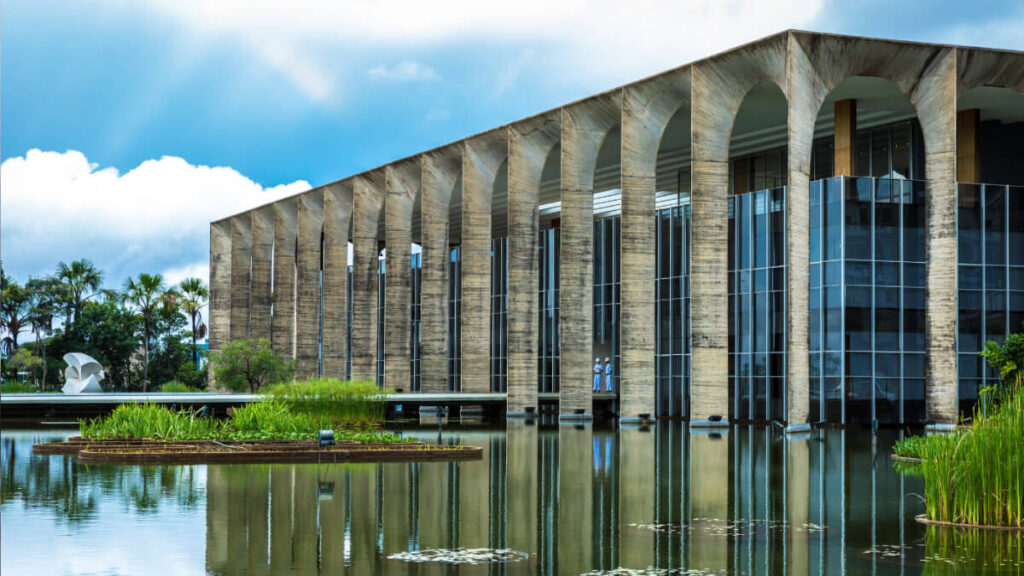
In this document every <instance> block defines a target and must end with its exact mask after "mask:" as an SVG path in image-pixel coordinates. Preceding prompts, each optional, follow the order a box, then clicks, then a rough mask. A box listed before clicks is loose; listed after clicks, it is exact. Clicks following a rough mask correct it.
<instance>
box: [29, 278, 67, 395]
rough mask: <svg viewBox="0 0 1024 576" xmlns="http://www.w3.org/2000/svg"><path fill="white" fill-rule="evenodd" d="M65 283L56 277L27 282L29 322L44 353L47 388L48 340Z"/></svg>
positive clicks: (44, 374) (41, 352) (44, 378)
mask: <svg viewBox="0 0 1024 576" xmlns="http://www.w3.org/2000/svg"><path fill="white" fill-rule="evenodd" d="M63 288H64V287H63V285H62V284H61V283H60V281H59V280H57V279H56V278H49V277H48V278H33V279H30V280H29V281H28V282H26V283H25V290H26V291H28V293H29V300H30V302H31V308H30V309H29V324H30V325H31V326H32V331H33V332H34V333H35V335H36V346H35V347H36V350H39V352H40V354H41V355H42V368H43V379H42V381H41V382H42V388H43V389H44V390H45V389H46V383H47V372H48V367H49V366H48V365H49V362H48V360H47V357H46V349H47V341H48V340H49V338H50V335H51V334H52V333H53V317H54V315H55V314H56V312H57V310H58V308H59V306H60V302H61V300H62V299H63V298H62V297H63V295H64V290H63Z"/></svg>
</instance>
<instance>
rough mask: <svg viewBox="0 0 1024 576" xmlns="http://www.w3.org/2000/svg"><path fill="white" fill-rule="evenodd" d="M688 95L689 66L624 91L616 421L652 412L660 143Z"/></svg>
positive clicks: (625, 420)
mask: <svg viewBox="0 0 1024 576" xmlns="http://www.w3.org/2000/svg"><path fill="white" fill-rule="evenodd" d="M689 96H690V70H689V69H688V68H687V69H684V70H680V71H674V72H671V73H669V74H666V75H663V76H659V77H658V78H655V79H652V80H650V81H647V82H644V83H643V84H640V85H633V86H627V87H626V88H624V89H623V91H622V226H621V229H622V232H621V234H622V237H621V240H620V246H621V248H620V250H621V252H622V254H621V258H620V262H621V264H620V273H621V281H620V293H621V294H622V303H621V308H620V319H619V327H620V328H619V329H620V350H621V353H620V354H621V357H622V365H621V366H620V367H619V376H620V377H619V382H620V387H619V406H620V420H619V421H620V423H625V422H629V421H630V420H635V419H637V416H638V415H639V414H651V415H653V414H654V407H655V402H654V398H655V369H654V353H655V318H656V310H655V301H656V298H657V294H656V284H655V273H656V261H655V257H656V252H657V244H656V238H655V214H654V212H655V210H654V195H655V182H656V171H657V166H658V147H659V145H660V143H661V137H662V134H663V133H664V131H665V127H666V126H667V125H668V122H669V120H671V119H672V116H673V115H674V114H675V113H676V111H677V110H678V109H679V107H680V106H682V105H683V104H684V103H685V102H686V101H687V100H688V99H689Z"/></svg>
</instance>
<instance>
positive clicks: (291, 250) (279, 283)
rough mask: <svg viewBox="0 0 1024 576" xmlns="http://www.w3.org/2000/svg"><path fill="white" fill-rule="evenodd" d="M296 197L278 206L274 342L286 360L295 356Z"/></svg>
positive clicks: (275, 254)
mask: <svg viewBox="0 0 1024 576" xmlns="http://www.w3.org/2000/svg"><path fill="white" fill-rule="evenodd" d="M297 220H298V215H297V204H296V201H295V199H294V198H290V199H287V200H281V201H279V202H277V203H276V204H274V293H273V299H274V316H273V318H272V319H271V338H272V339H271V343H272V345H273V348H274V351H275V352H277V353H278V354H281V355H282V356H284V357H285V358H294V357H295V242H296V234H297V233H298V222H297Z"/></svg>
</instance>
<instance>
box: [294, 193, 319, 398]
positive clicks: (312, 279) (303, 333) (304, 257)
mask: <svg viewBox="0 0 1024 576" xmlns="http://www.w3.org/2000/svg"><path fill="white" fill-rule="evenodd" d="M298 202H299V206H298V245H297V248H296V252H295V269H296V271H297V274H296V284H295V290H296V299H295V359H296V360H297V361H298V365H297V366H296V368H295V375H296V377H297V378H300V379H303V378H315V377H318V376H319V375H320V310H321V306H322V302H321V286H320V266H321V263H322V262H323V231H324V191H323V189H320V188H318V189H315V190H311V191H309V192H307V193H305V194H303V195H301V196H299V198H298Z"/></svg>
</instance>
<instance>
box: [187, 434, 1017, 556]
mask: <svg viewBox="0 0 1024 576" xmlns="http://www.w3.org/2000/svg"><path fill="white" fill-rule="evenodd" d="M507 426H508V429H507V431H506V432H451V433H446V435H448V439H450V440H458V441H459V442H462V443H465V444H474V445H481V446H483V447H484V455H483V458H482V459H481V460H478V461H471V462H462V463H411V464H410V463H406V464H401V463H395V464H379V465H323V466H313V465H302V466H263V467H260V466H231V467H227V466H225V467H217V466H211V467H209V473H208V486H207V538H208V541H207V565H206V568H207V570H208V571H209V572H211V573H217V574H268V573H269V574H370V573H376V574H421V575H430V574H455V573H457V574H508V575H515V574H535V573H539V574H549V575H554V574H581V573H587V572H591V571H602V570H612V569H615V568H618V567H625V568H631V569H643V568H647V567H657V568H664V569H675V570H701V571H708V572H709V573H715V574H722V573H728V574H780V575H781V574H793V575H798V576H799V575H810V574H902V573H920V572H921V571H922V570H925V571H928V570H933V569H935V568H934V567H932V566H930V565H929V564H927V563H925V562H924V561H923V560H924V558H925V556H926V554H927V553H928V551H927V550H926V541H925V534H926V531H925V529H924V528H923V527H922V526H920V525H918V524H917V523H916V522H914V520H913V516H914V515H915V514H918V513H920V512H921V510H922V506H921V504H920V501H919V500H918V499H917V498H915V497H914V496H913V494H915V493H917V494H919V493H921V492H922V488H921V486H920V481H919V480H918V479H916V478H913V477H903V476H900V475H899V474H897V473H896V472H895V471H894V470H893V469H892V467H891V463H890V461H889V458H888V452H889V450H888V446H890V445H891V443H892V442H893V441H894V440H895V439H896V436H897V434H898V433H895V432H883V433H882V437H881V438H880V439H879V440H878V441H877V443H876V442H872V438H871V435H870V433H867V432H860V431H856V432H852V431H851V432H845V431H839V430H832V431H827V432H822V433H814V434H810V435H807V436H805V437H789V438H787V437H786V436H784V435H782V434H779V433H773V431H772V430H771V429H768V428H764V427H743V426H739V427H733V428H732V429H731V430H730V431H729V432H726V433H717V434H715V433H698V432H690V431H689V430H687V429H686V427H685V426H684V425H682V424H677V423H671V422H662V423H659V424H658V425H657V426H656V427H654V428H652V429H651V430H638V429H623V430H604V429H600V428H598V429H595V428H594V427H593V426H591V425H585V426H577V425H563V426H557V427H544V428H541V427H539V426H537V425H535V424H533V423H527V422H523V421H510V422H509V423H508V424H507ZM931 540H935V541H936V542H941V543H942V544H943V545H944V546H946V547H947V548H949V547H950V546H951V545H950V544H949V543H948V542H944V541H942V539H941V538H932V539H930V540H929V542H930V541H931ZM929 545H930V544H929ZM934 546H938V544H936V545H934ZM934 546H933V547H934ZM961 547H963V545H961ZM437 548H443V549H456V548H491V549H502V548H508V549H512V550H517V551H522V552H526V553H528V554H529V557H528V558H527V559H526V560H524V561H521V562H516V563H510V564H506V565H498V564H494V565H475V566H460V567H458V568H454V567H452V566H448V565H443V564H437V563H426V564H415V563H408V562H406V561H403V560H394V559H388V556H389V555H391V554H394V553H397V552H405V551H416V550H427V549H437ZM1004 548H1005V549H1007V550H1008V551H1007V552H1006V553H1007V554H1009V553H1011V552H1013V551H1017V552H1018V553H1019V550H1020V549H1019V548H1014V547H1013V546H1011V545H1006V546H1004ZM937 573H941V572H937Z"/></svg>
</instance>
